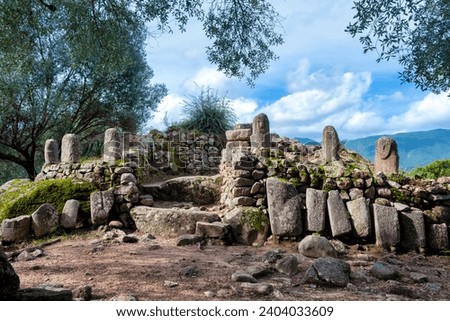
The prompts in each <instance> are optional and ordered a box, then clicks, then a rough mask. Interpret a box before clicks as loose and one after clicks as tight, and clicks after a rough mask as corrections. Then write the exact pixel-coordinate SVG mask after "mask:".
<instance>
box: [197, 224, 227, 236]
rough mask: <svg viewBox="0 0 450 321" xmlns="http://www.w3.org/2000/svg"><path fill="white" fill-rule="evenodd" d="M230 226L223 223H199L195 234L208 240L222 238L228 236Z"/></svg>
mask: <svg viewBox="0 0 450 321" xmlns="http://www.w3.org/2000/svg"><path fill="white" fill-rule="evenodd" d="M229 228H230V226H229V225H228V224H224V223H222V222H212V223H209V222H197V224H196V227H195V234H197V235H201V236H203V237H206V238H209V237H211V238H221V237H225V236H226V235H227V234H228V231H229Z"/></svg>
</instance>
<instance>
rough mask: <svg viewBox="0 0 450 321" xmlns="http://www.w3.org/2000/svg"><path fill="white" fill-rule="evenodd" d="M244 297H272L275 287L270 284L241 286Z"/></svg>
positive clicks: (246, 283) (244, 284)
mask: <svg viewBox="0 0 450 321" xmlns="http://www.w3.org/2000/svg"><path fill="white" fill-rule="evenodd" d="M240 287H241V289H242V291H243V292H244V295H247V296H248V295H270V294H271V293H272V292H273V285H272V284H270V283H249V282H244V283H241V285H240Z"/></svg>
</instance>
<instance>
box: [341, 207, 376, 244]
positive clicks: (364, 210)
mask: <svg viewBox="0 0 450 321" xmlns="http://www.w3.org/2000/svg"><path fill="white" fill-rule="evenodd" d="M347 209H348V212H349V213H350V217H351V220H352V222H353V228H354V233H355V234H356V236H358V237H361V238H363V237H368V236H370V235H371V232H372V222H371V219H370V209H369V205H368V203H367V200H366V199H365V198H357V199H355V200H353V201H349V202H347Z"/></svg>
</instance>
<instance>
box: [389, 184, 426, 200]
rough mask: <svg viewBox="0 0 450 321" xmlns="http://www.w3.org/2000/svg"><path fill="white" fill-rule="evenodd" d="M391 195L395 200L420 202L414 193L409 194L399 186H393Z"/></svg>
mask: <svg viewBox="0 0 450 321" xmlns="http://www.w3.org/2000/svg"><path fill="white" fill-rule="evenodd" d="M391 197H392V199H393V200H394V201H395V202H399V203H404V204H410V203H418V202H419V200H418V199H416V198H415V197H414V196H412V195H407V194H406V193H405V192H403V191H402V190H400V189H398V188H395V187H393V188H391Z"/></svg>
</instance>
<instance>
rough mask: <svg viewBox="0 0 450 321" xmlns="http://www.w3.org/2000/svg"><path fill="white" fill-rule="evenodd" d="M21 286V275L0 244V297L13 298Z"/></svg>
mask: <svg viewBox="0 0 450 321" xmlns="http://www.w3.org/2000/svg"><path fill="white" fill-rule="evenodd" d="M19 288H20V279H19V276H18V275H17V274H16V271H14V268H13V267H12V265H11V263H9V261H8V258H7V257H6V255H5V253H3V249H2V247H1V246H0V299H2V300H11V299H12V298H13V296H14V294H15V293H16V291H17V290H18V289H19Z"/></svg>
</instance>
